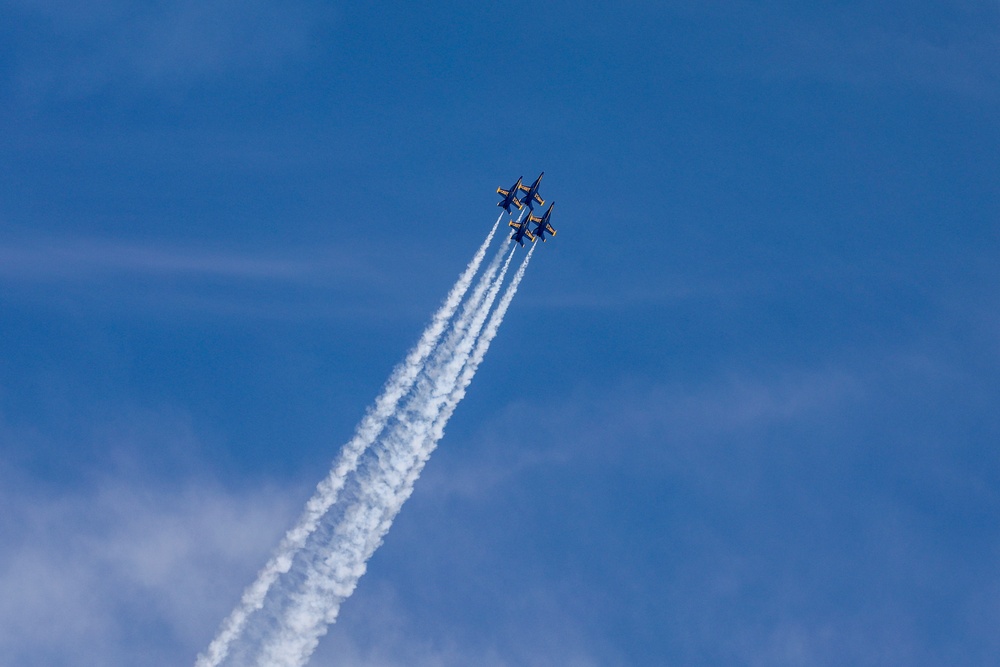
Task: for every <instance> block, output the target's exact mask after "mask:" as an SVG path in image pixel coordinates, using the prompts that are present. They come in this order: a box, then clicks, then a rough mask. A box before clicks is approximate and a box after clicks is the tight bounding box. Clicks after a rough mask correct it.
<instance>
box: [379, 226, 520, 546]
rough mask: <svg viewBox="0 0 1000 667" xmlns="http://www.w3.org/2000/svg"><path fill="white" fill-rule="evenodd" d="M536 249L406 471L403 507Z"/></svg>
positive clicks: (476, 369)
mask: <svg viewBox="0 0 1000 667" xmlns="http://www.w3.org/2000/svg"><path fill="white" fill-rule="evenodd" d="M534 252H535V245H534V244H532V246H531V249H530V250H528V254H527V255H525V257H524V260H523V261H522V262H521V266H520V267H518V269H517V273H516V274H514V279H513V280H511V282H510V285H508V286H507V291H505V292H504V294H503V298H501V299H500V304H499V305H498V306H497V307H496V310H494V311H493V314H492V315H490V320H489V322H488V323H487V324H486V328H485V329H483V333H482V335H481V336H479V338H478V339H477V340H476V347H475V349H474V350H473V351H472V354H471V356H470V357H469V358H468V361H466V362H465V366H463V367H462V374H461V376H460V377H459V378H458V380H457V382H456V383H455V384H454V386H453V388H452V390H451V393H450V394H449V395H448V399H447V401H446V402H445V404H444V405H443V407H442V409H441V410H440V412H439V414H438V416H437V418H436V419H435V420H434V424H433V426H432V427H431V430H430V433H429V434H428V436H427V438H426V439H425V441H424V443H423V446H422V448H421V450H420V451H419V452H418V457H417V461H416V464H415V465H414V466H413V468H412V469H411V470H410V473H409V474H408V475H407V479H406V482H405V483H404V485H403V487H402V488H401V489H400V497H399V499H398V500H397V504H398V506H400V507H402V505H403V503H404V502H405V501H406V499H407V498H409V497H410V494H412V493H413V485H414V484H415V483H416V481H417V478H418V477H420V473H421V471H423V468H424V464H425V463H427V460H428V459H429V458H430V455H431V454H432V453H433V452H434V449H435V448H436V447H437V443H438V442H439V441H440V440H441V438H442V437H444V427H445V426H446V425H447V424H448V420H449V419H451V415H452V414H453V413H454V412H455V408H456V407H457V406H458V404H459V403H460V402H461V401H462V399H463V398H465V393H466V390H467V389H468V388H469V384H471V383H472V378H473V377H475V375H476V371H478V370H479V365H480V364H481V363H482V362H483V359H484V358H485V357H486V352H487V351H488V350H489V349H490V343H492V342H493V339H494V338H496V335H497V331H498V330H499V329H500V324H501V323H502V322H503V318H504V315H506V313H507V309H508V308H509V307H510V302H511V301H513V299H514V295H515V294H517V288H518V286H519V285H520V284H521V279H522V278H524V272H525V271H526V270H527V268H528V262H529V261H531V255H532V253H534ZM388 520H389V524H391V523H392V517H389V519H388ZM380 530H381V532H382V533H383V534H384V533H385V532H386V531H388V530H389V525H385V526H384V528H383V527H380Z"/></svg>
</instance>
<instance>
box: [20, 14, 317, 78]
mask: <svg viewBox="0 0 1000 667" xmlns="http://www.w3.org/2000/svg"><path fill="white" fill-rule="evenodd" d="M13 10H14V11H15V12H16V13H17V14H18V15H19V17H18V18H19V20H20V22H21V26H22V28H23V30H22V32H21V33H19V34H18V39H21V40H23V41H24V43H23V45H22V48H20V49H19V56H18V60H17V70H16V72H17V75H16V78H17V80H18V82H19V85H20V88H21V89H22V91H31V92H33V93H34V95H35V96H39V95H48V94H57V95H80V94H87V93H91V92H94V91H96V90H99V89H101V88H102V87H104V86H108V85H112V84H114V85H119V84H122V83H126V84H133V85H140V86H143V87H145V88H146V89H147V90H154V89H155V88H154V87H155V86H164V85H166V86H168V88H170V87H177V86H188V85H192V84H196V83H199V82H201V81H204V80H206V79H211V78H213V77H217V76H219V75H223V74H226V73H229V72H232V71H242V72H247V73H253V74H259V73H266V72H269V71H272V70H274V69H275V68H277V67H278V66H280V65H282V64H283V63H284V62H285V61H287V60H288V59H289V58H291V57H293V56H296V55H298V54H301V53H302V52H303V51H304V50H306V49H307V48H308V47H309V45H310V43H311V40H312V37H313V34H314V33H315V30H316V28H317V26H319V25H321V24H323V23H324V22H326V21H328V20H329V15H330V10H329V9H326V8H324V7H323V6H321V5H316V4H309V3H304V2H293V3H276V2H269V1H268V0H208V1H207V2H189V1H184V2H178V3H167V4H156V3H153V4H145V5H142V6H137V5H135V4H134V3H126V2H110V3H100V4H97V5H95V4H92V3H76V2H68V3H67V2H46V1H45V0H35V1H32V0H19V1H17V2H15V3H13ZM29 36H30V38H29Z"/></svg>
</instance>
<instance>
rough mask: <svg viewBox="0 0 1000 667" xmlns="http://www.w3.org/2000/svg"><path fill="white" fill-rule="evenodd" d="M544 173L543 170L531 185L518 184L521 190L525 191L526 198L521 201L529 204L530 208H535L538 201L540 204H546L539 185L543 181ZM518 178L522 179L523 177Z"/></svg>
mask: <svg viewBox="0 0 1000 667" xmlns="http://www.w3.org/2000/svg"><path fill="white" fill-rule="evenodd" d="M544 175H545V172H544V171H543V172H542V173H541V174H539V175H538V178H536V179H535V182H534V183H532V184H531V185H530V186H529V185H520V186H518V187H520V188H521V191H522V192H524V193H525V195H524V199H522V200H521V202H522V203H524V204H527V205H528V208H530V209H531V210H532V211H534V210H535V203H536V202H537V203H538V205H539V206H545V200H544V199H542V196H541V195H540V194H538V185H539V184H540V183H541V182H542V176H544ZM517 180H518V181H520V180H521V179H517Z"/></svg>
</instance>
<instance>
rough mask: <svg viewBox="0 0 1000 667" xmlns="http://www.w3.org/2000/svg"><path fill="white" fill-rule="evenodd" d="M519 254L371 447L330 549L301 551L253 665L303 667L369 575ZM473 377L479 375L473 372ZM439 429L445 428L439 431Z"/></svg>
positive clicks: (492, 281) (467, 377)
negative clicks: (371, 561) (445, 354)
mask: <svg viewBox="0 0 1000 667" xmlns="http://www.w3.org/2000/svg"><path fill="white" fill-rule="evenodd" d="M515 250H516V248H515V249H512V250H511V252H510V254H509V255H508V256H507V260H506V262H505V263H504V265H503V268H502V269H501V270H500V271H499V273H498V274H497V275H496V276H495V277H493V276H491V275H490V273H489V272H487V273H486V274H485V275H484V276H483V278H481V279H480V284H483V283H485V282H486V281H487V280H488V281H489V283H488V284H489V291H488V292H487V293H486V295H485V298H483V300H482V303H481V304H480V305H479V307H478V308H476V310H475V312H474V313H473V314H472V315H471V319H470V320H469V321H468V323H467V330H466V332H465V334H464V336H463V337H462V338H461V340H460V341H458V343H457V345H456V346H455V349H454V351H453V352H451V353H450V358H447V359H441V360H440V361H441V363H440V364H439V365H437V366H436V367H433V368H431V367H430V366H429V367H428V369H427V370H426V371H425V374H424V377H423V378H422V383H423V384H422V385H421V387H420V388H419V391H417V392H416V393H415V395H414V396H413V397H412V398H411V399H410V400H409V401H408V404H407V407H406V410H405V411H404V412H403V414H402V415H400V416H397V418H396V421H395V422H394V423H393V426H392V427H391V428H390V429H389V431H388V432H387V433H386V435H385V437H383V438H379V439H378V440H377V441H376V442H374V443H373V445H372V448H371V449H370V450H369V451H368V452H366V453H365V455H364V457H363V460H362V461H361V463H360V465H359V466H358V468H357V470H356V471H355V472H354V474H352V475H351V476H350V479H349V480H348V486H347V487H346V488H345V491H344V499H345V501H344V502H345V505H346V506H345V507H344V509H343V513H342V514H340V515H339V516H338V517H335V525H331V526H330V527H329V531H327V529H326V528H324V530H322V531H318V532H317V533H316V535H314V536H313V537H314V538H316V539H319V537H320V534H321V533H322V534H328V535H329V537H328V539H327V541H326V543H324V544H313V541H314V540H310V544H309V545H308V546H307V547H306V548H305V549H303V550H302V552H300V554H299V556H301V557H302V558H303V559H304V561H300V560H296V567H295V575H296V576H295V581H293V582H291V586H292V587H294V590H293V591H290V592H289V595H288V596H287V598H286V599H285V600H281V601H278V604H279V605H280V607H281V608H280V609H278V610H275V614H274V616H273V617H272V619H271V620H270V621H269V622H268V624H267V627H266V628H263V631H262V632H263V636H261V637H260V644H259V647H255V649H256V650H255V651H253V652H252V653H250V654H248V657H250V656H252V657H250V660H248V661H247V663H248V664H256V665H260V666H261V667H263V666H265V665H266V666H268V667H271V666H275V667H299V666H300V665H303V664H304V663H305V662H306V661H307V660H308V658H309V656H310V655H311V654H312V652H313V651H314V650H315V648H316V645H317V643H318V642H319V638H320V637H321V636H322V635H323V634H325V633H326V630H327V626H328V625H329V624H330V623H332V622H334V621H335V620H336V618H337V615H338V613H339V610H340V605H341V603H342V602H343V601H344V600H346V599H347V598H348V597H349V596H350V595H351V593H352V592H353V591H354V589H355V587H356V586H357V582H358V579H359V578H360V577H361V576H362V575H363V574H364V573H365V570H366V568H367V561H368V559H369V558H370V557H371V555H372V554H373V553H374V552H375V550H376V549H377V548H378V546H379V545H380V544H381V543H382V539H383V537H384V536H385V534H386V532H387V531H388V529H389V527H390V526H391V524H392V520H393V519H394V518H395V516H396V515H397V514H398V512H399V510H400V508H401V507H402V504H403V502H404V501H405V500H406V498H407V497H409V495H410V492H411V490H412V485H413V480H415V476H414V467H415V466H417V465H421V466H422V463H421V460H426V456H425V455H424V453H425V452H426V451H427V449H428V448H427V446H426V444H425V443H426V441H427V439H428V438H431V437H435V436H436V438H440V435H438V434H440V433H443V426H444V425H443V423H441V417H442V414H443V412H442V411H443V410H446V411H447V413H448V416H450V415H451V413H452V412H453V411H454V405H452V404H451V399H452V398H453V397H454V396H456V394H455V389H456V387H457V384H456V383H457V382H458V381H459V376H460V375H461V379H462V380H463V381H466V382H467V381H471V377H472V376H471V374H463V373H462V371H463V370H464V369H466V368H467V367H468V364H467V362H468V361H469V359H470V356H469V355H470V354H472V353H473V347H474V344H475V342H476V340H477V338H478V337H479V334H480V332H481V331H482V328H483V325H484V323H485V321H486V317H487V315H488V313H489V311H490V308H491V307H492V305H493V303H494V301H495V299H496V297H497V294H498V292H499V291H500V288H501V286H502V283H503V280H504V276H505V275H506V272H507V268H508V266H509V265H510V262H511V259H512V258H513V255H514V251H515ZM529 256H530V255H529ZM523 270H524V264H522V266H521V268H520V269H519V271H518V275H519V276H521V275H523ZM518 280H519V278H518ZM508 295H509V296H510V297H511V298H512V297H513V294H512V293H511V292H510V290H508V292H507V293H506V294H505V295H504V299H505V300H506V301H507V303H508V305H509V299H508V298H507V297H508ZM505 308H506V306H505ZM463 312H465V309H463ZM490 325H491V328H492V329H493V335H495V330H496V327H498V326H499V321H498V320H496V319H495V318H494V319H491V320H490ZM456 326H457V323H456ZM486 347H488V343H487V344H486V346H476V347H475V352H476V353H478V355H479V359H478V361H481V356H482V355H484V354H485V351H486ZM435 356H436V355H435ZM478 361H476V364H475V365H476V366H478ZM471 372H472V374H474V372H475V370H474V368H473V370H472V371H471ZM463 392H464V388H463ZM444 421H447V418H445V419H444ZM439 423H440V427H439V428H437V429H436V430H434V427H435V425H437V424H439ZM436 438H435V440H434V442H435V443H436ZM418 472H419V471H418ZM324 523H326V521H324Z"/></svg>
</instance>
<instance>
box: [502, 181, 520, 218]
mask: <svg viewBox="0 0 1000 667" xmlns="http://www.w3.org/2000/svg"><path fill="white" fill-rule="evenodd" d="M521 178H522V177H520V176H518V178H517V183H515V184H514V185H512V186H511V188H510V190H504V189H503V188H497V194H498V195H501V196H502V197H503V199H501V200H500V201H499V202H498V203H497V206H499V207H500V208H502V209H503V210H505V211H507V212H508V213H510V207H511V206H516V207H517V210H519V211H520V210H521V206H523V204H522V203H521V200H520V199H518V198H517V191H518V190H520V189H521V188H523V187H524V186H523V185H521Z"/></svg>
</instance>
